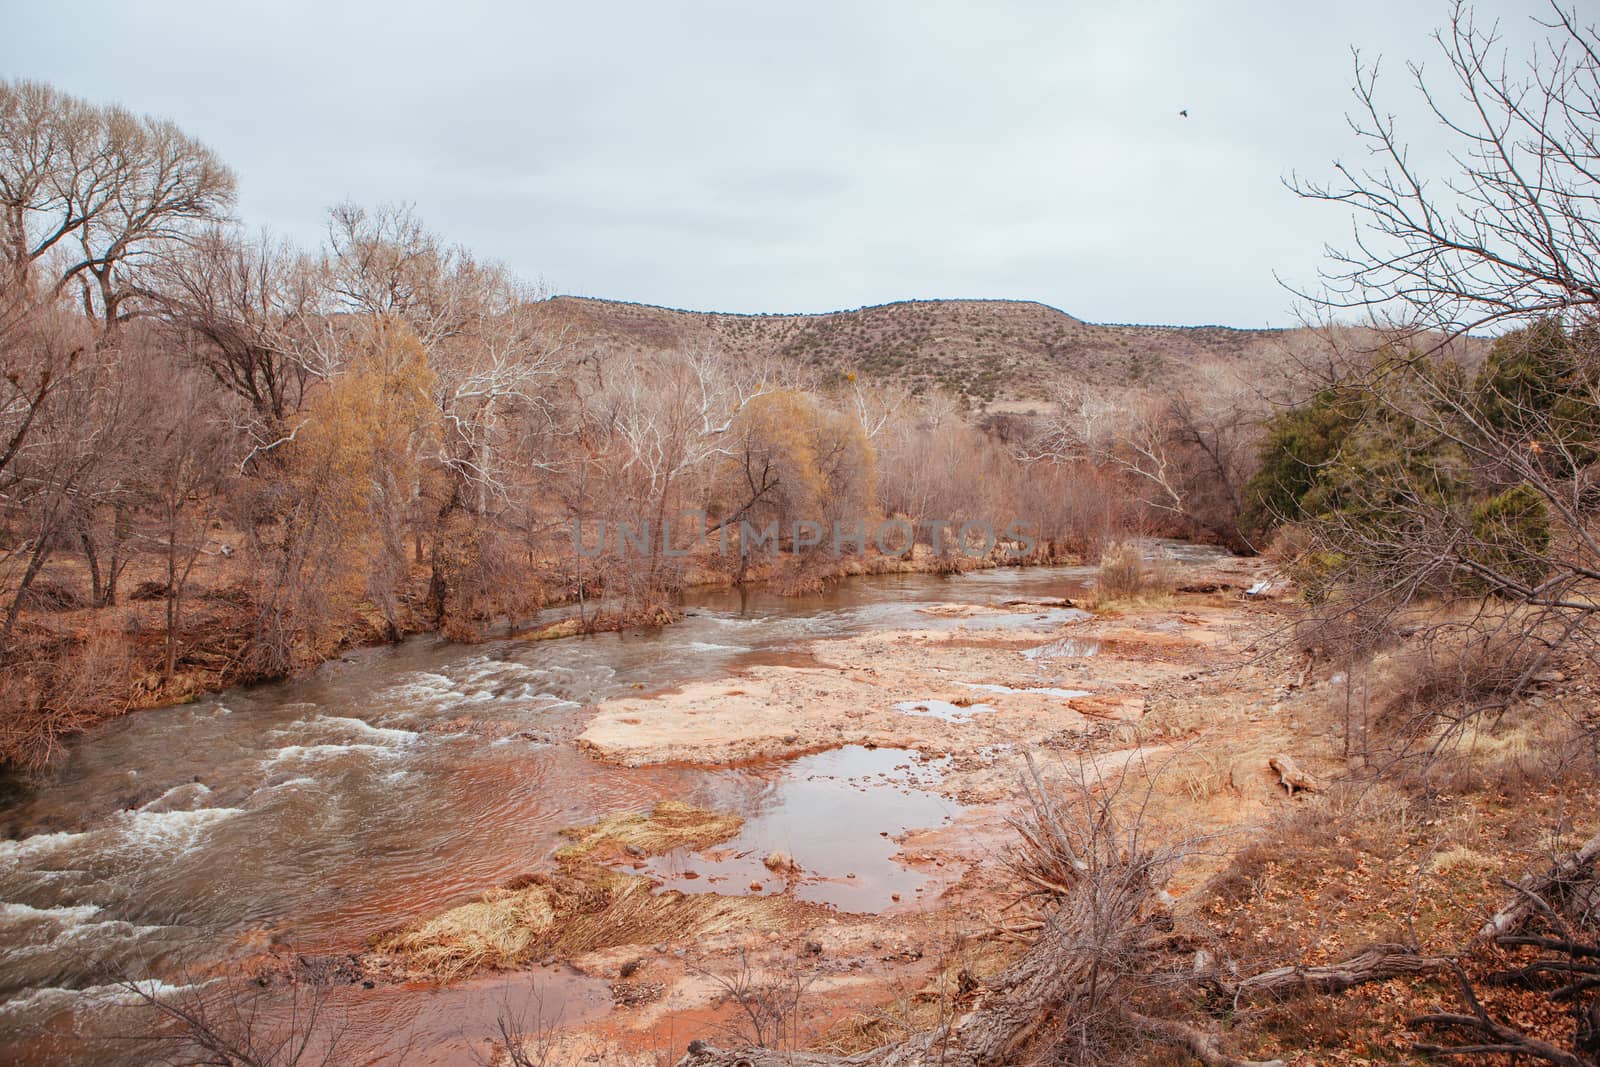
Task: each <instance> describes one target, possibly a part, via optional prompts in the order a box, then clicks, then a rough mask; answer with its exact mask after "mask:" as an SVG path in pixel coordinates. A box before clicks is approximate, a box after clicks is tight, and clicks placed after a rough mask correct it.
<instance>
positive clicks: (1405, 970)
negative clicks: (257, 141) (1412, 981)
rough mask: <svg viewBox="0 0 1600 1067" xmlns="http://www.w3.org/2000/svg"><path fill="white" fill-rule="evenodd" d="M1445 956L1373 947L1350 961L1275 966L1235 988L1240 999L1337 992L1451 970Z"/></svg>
mask: <svg viewBox="0 0 1600 1067" xmlns="http://www.w3.org/2000/svg"><path fill="white" fill-rule="evenodd" d="M1450 966H1451V962H1450V960H1449V959H1448V958H1446V957H1443V956H1424V955H1422V954H1421V953H1419V952H1418V951H1417V950H1416V949H1414V948H1412V947H1411V946H1409V945H1392V944H1377V945H1370V946H1368V947H1367V948H1364V949H1362V950H1361V951H1360V952H1358V953H1356V954H1355V955H1354V956H1351V957H1350V958H1349V959H1346V960H1341V961H1340V962H1338V963H1329V964H1322V965H1319V966H1316V967H1303V966H1299V965H1294V966H1289V967H1276V968H1274V969H1272V970H1270V971H1263V972H1261V973H1260V974H1255V975H1251V976H1250V977H1248V978H1245V979H1243V980H1241V981H1240V982H1239V983H1238V985H1236V986H1234V987H1233V989H1232V993H1233V995H1234V996H1235V997H1236V998H1237V999H1241V1000H1251V999H1256V998H1260V997H1286V996H1291V995H1293V994H1296V993H1338V992H1342V991H1343V990H1346V989H1349V988H1350V987H1351V986H1358V985H1363V984H1365V983H1367V982H1382V981H1385V980H1387V979H1390V978H1400V977H1403V976H1407V975H1418V974H1432V973H1434V972H1436V971H1442V970H1448V969H1449V968H1450Z"/></svg>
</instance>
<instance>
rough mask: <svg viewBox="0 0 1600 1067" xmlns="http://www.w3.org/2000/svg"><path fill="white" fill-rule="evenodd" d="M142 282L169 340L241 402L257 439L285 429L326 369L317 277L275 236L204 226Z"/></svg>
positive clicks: (324, 309)
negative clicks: (249, 412) (246, 405)
mask: <svg viewBox="0 0 1600 1067" xmlns="http://www.w3.org/2000/svg"><path fill="white" fill-rule="evenodd" d="M141 281H142V283H143V284H144V285H145V287H146V289H145V292H146V294H147V295H148V296H149V298H150V299H151V300H152V301H153V302H154V303H155V304H156V306H157V307H158V308H159V311H160V314H161V317H162V319H163V320H164V321H165V322H166V323H167V325H168V326H169V327H170V328H171V329H172V332H173V334H174V337H173V343H174V344H176V345H179V346H180V347H181V350H182V351H184V352H185V353H186V354H187V356H188V357H189V358H190V359H191V360H192V361H193V362H194V363H196V364H197V365H198V366H200V367H203V368H204V369H205V370H206V371H207V372H208V373H210V374H211V375H212V377H214V378H215V379H216V380H217V381H218V382H219V383H220V384H221V385H222V386H223V387H224V388H226V389H228V390H229V391H231V392H233V393H235V394H237V395H238V396H240V397H242V398H243V399H244V400H245V401H246V402H248V403H249V405H250V407H251V410H252V411H253V412H254V414H255V417H256V419H257V420H258V422H259V423H260V426H259V432H260V433H261V434H262V435H263V443H270V442H271V441H272V440H274V439H275V438H276V436H277V434H278V433H280V432H281V431H283V430H284V429H285V423H286V421H287V420H288V418H289V416H291V415H293V414H294V413H295V412H296V411H297V410H298V409H299V407H300V405H301V404H302V403H303V402H304V400H305V393H306V389H307V387H308V386H309V385H310V384H311V383H312V382H314V381H317V380H319V379H321V378H324V377H326V376H327V375H328V374H329V373H331V372H332V370H333V369H334V365H335V364H336V362H337V361H335V360H330V359H328V358H327V352H328V350H329V348H330V347H331V346H329V345H327V344H325V343H323V340H324V335H325V333H326V332H327V330H328V329H329V328H330V326H331V324H330V322H329V321H328V318H329V311H330V308H329V306H328V301H327V298H326V296H325V293H326V287H325V285H324V282H323V278H322V277H321V276H320V274H319V272H318V270H317V269H316V268H315V267H314V266H313V265H312V264H311V263H309V262H308V261H307V260H306V258H305V257H303V256H301V255H299V254H298V253H296V252H295V251H294V250H293V249H292V248H290V247H289V246H288V245H287V244H285V243H284V242H282V241H279V240H275V239H273V238H271V237H269V236H266V235H263V236H262V237H260V238H257V239H254V240H251V239H247V238H245V237H243V236H241V235H240V234H239V233H238V232H236V231H234V230H231V229H227V228H224V227H220V226H213V227H210V228H208V229H206V230H204V231H203V232H201V233H199V234H196V235H195V236H194V237H193V238H192V239H191V240H189V241H188V242H186V243H185V244H184V245H183V246H182V247H181V248H177V249H174V250H172V252H171V254H170V255H167V256H164V257H163V258H162V259H161V260H159V261H158V262H157V263H155V264H153V265H152V266H150V267H149V268H148V269H147V270H146V271H145V272H144V274H143V277H142V278H141Z"/></svg>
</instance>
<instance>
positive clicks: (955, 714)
mask: <svg viewBox="0 0 1600 1067" xmlns="http://www.w3.org/2000/svg"><path fill="white" fill-rule="evenodd" d="M894 710H895V711H898V712H901V713H903V714H906V715H922V716H925V717H927V718H930V719H938V720H939V721H941V722H955V723H962V722H971V721H972V717H973V716H974V715H981V714H983V713H984V712H989V711H993V710H994V708H992V707H990V706H989V705H988V704H965V705H963V704H952V703H951V702H950V701H948V700H902V701H901V702H900V703H898V704H896V705H895V706H894Z"/></svg>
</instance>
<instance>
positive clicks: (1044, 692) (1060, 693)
mask: <svg viewBox="0 0 1600 1067" xmlns="http://www.w3.org/2000/svg"><path fill="white" fill-rule="evenodd" d="M960 684H961V685H964V686H966V687H967V688H968V689H976V690H977V691H978V692H980V693H1037V694H1038V695H1040V696H1047V697H1060V698H1061V699H1062V700H1071V699H1073V698H1074V697H1087V696H1093V695H1094V694H1093V693H1091V692H1090V691H1089V690H1087V689H1057V688H1055V687H1053V686H1042V685H1041V686H1029V687H1028V688H1026V689H1017V688H1015V687H1013V686H1009V685H987V684H979V683H977V682H962V683H960Z"/></svg>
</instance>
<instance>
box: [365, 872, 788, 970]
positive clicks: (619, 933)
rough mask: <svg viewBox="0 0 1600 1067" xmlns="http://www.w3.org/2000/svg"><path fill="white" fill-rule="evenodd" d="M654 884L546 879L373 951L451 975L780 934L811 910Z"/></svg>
mask: <svg viewBox="0 0 1600 1067" xmlns="http://www.w3.org/2000/svg"><path fill="white" fill-rule="evenodd" d="M653 888H654V883H653V882H652V881H651V880H650V879H648V878H642V877H638V876H636V875H626V874H618V873H616V872H613V871H606V870H604V869H601V868H586V869H584V870H582V871H580V872H577V873H575V874H558V875H553V876H548V877H547V876H543V875H536V876H532V877H529V878H526V879H522V880H521V881H519V882H517V883H513V884H512V885H509V886H505V887H501V888H498V889H491V890H490V891H489V892H487V893H485V894H484V895H483V896H482V897H480V898H479V899H478V900H475V901H473V902H471V903H469V904H462V905H460V906H459V907H455V908H451V909H450V910H449V911H447V912H445V913H443V914H442V915H437V916H435V917H433V918H432V919H426V920H423V921H421V922H418V923H414V924H412V925H410V926H406V927H403V928H402V929H400V930H396V931H393V932H391V933H388V934H384V935H381V936H380V937H379V938H378V939H377V940H376V941H375V942H374V943H373V948H374V949H375V950H376V951H377V952H379V953H381V954H384V955H387V956H391V957H395V958H396V959H397V960H398V961H399V962H400V963H401V965H402V966H404V967H405V968H407V969H408V970H411V971H414V972H417V973H421V974H426V975H429V976H433V977H438V978H445V979H450V978H457V977H460V976H462V975H465V974H469V973H471V972H473V971H477V970H482V969H486V968H487V969H507V968H512V967H516V966H518V965H520V964H525V963H527V962H529V961H530V960H536V959H540V958H542V957H545V956H550V955H560V956H575V955H579V954H581V953H584V952H592V951H594V950H596V949H603V948H611V947H614V946H617V945H638V944H654V943H657V942H662V941H668V942H672V941H691V940H697V939H700V938H705V937H712V936H715V935H717V934H723V933H728V932H731V931H734V930H744V929H750V928H752V927H755V928H768V929H776V928H778V927H781V926H783V925H784V924H785V923H787V922H789V921H790V920H791V919H792V918H793V917H794V915H795V914H796V913H797V911H800V910H803V909H804V905H798V904H796V903H795V902H794V901H792V900H790V899H788V898H787V897H778V896H772V897H766V896H754V897H725V896H720V895H718V894H715V893H687V894H686V893H679V892H676V891H673V892H667V893H654V892H652V889H653Z"/></svg>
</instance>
